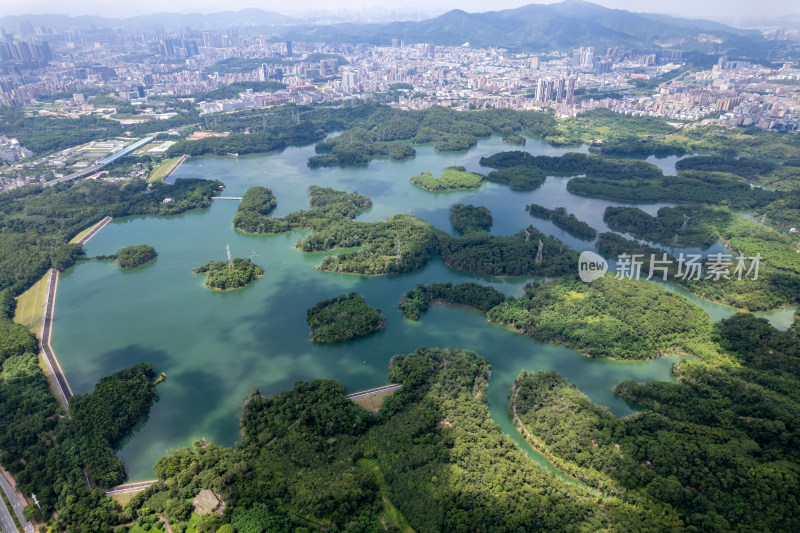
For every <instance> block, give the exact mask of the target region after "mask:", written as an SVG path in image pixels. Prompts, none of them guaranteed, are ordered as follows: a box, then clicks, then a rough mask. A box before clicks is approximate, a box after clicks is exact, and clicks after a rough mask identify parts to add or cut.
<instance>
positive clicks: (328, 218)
mask: <svg viewBox="0 0 800 533" xmlns="http://www.w3.org/2000/svg"><path fill="white" fill-rule="evenodd" d="M251 191H252V192H251ZM248 193H249V194H248ZM308 195H309V204H310V205H311V209H308V210H306V211H295V212H293V213H289V214H288V215H286V216H284V217H280V218H268V217H266V216H265V215H266V214H267V213H269V212H270V211H271V210H272V207H274V205H273V203H274V202H275V200H274V197H273V196H272V191H270V190H269V189H266V188H263V187H251V188H250V189H248V190H247V192H245V196H246V197H247V199H246V201H245V196H242V204H241V205H243V206H244V207H240V208H239V211H237V213H236V217H238V221H239V222H238V223H237V218H234V226H236V227H237V228H238V229H246V230H247V231H250V232H251V233H282V232H284V231H291V230H295V229H305V230H319V229H323V228H325V227H327V226H328V225H330V224H332V223H333V222H342V221H343V220H345V219H347V220H352V219H354V218H355V217H356V215H357V214H358V212H359V211H360V210H362V209H366V208H368V207H370V206H371V205H372V200H371V199H370V198H369V197H367V196H364V195H363V194H358V193H357V192H354V193H350V194H348V193H346V192H343V191H334V190H333V189H331V188H328V187H319V186H317V185H311V186H310V187H309V188H308ZM270 206H272V207H270ZM240 214H241V216H239V215H240ZM240 224H241V225H242V226H244V227H239V225H240ZM251 230H252V231H251Z"/></svg>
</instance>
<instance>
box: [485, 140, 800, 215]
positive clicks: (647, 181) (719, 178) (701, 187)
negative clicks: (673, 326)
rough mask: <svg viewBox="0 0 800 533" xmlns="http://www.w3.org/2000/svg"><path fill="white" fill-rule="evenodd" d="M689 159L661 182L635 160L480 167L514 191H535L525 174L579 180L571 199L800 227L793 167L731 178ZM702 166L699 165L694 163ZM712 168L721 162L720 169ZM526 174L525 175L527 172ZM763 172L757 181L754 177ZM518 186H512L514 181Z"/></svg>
mask: <svg viewBox="0 0 800 533" xmlns="http://www.w3.org/2000/svg"><path fill="white" fill-rule="evenodd" d="M702 159H703V158H701V157H698V158H687V159H684V160H682V161H687V160H688V161H689V163H686V164H684V165H678V166H676V168H677V169H678V174H677V176H664V174H663V172H662V171H661V169H659V168H658V167H656V166H655V165H652V164H650V163H647V162H645V161H638V160H635V159H608V158H604V157H600V156H596V155H589V154H582V153H574V152H570V153H566V154H564V155H562V156H558V157H553V156H544V155H541V156H534V155H531V154H530V153H528V152H522V151H511V152H500V153H497V154H494V155H492V156H489V157H482V158H481V160H480V164H481V165H483V166H487V167H491V168H494V169H498V170H494V171H493V172H490V173H489V175H488V176H487V179H488V180H490V181H498V182H500V183H509V185H510V186H511V187H512V188H535V187H537V186H538V185H537V183H538V181H537V180H536V179H534V180H533V181H531V185H530V186H527V185H526V172H529V173H532V176H538V177H539V178H538V179H540V180H541V182H542V183H543V182H544V176H546V175H549V176H578V177H575V178H573V179H571V180H569V182H568V183H567V190H568V191H569V192H571V193H574V194H581V195H586V196H594V197H598V198H604V199H607V200H614V201H618V202H639V203H641V202H691V203H701V204H707V205H723V206H727V207H730V208H732V209H755V210H758V211H760V212H762V213H764V212H765V213H767V214H768V216H769V217H770V220H772V221H773V223H775V224H777V225H779V226H780V227H782V228H786V229H788V228H789V227H794V226H798V225H800V187H798V186H797V185H796V180H792V177H795V178H796V176H797V172H794V173H793V172H792V171H793V170H800V168H798V167H792V166H776V165H774V164H771V163H763V162H762V161H761V160H754V159H745V162H744V163H743V170H738V171H737V172H732V171H731V167H732V166H734V165H732V164H730V163H724V162H725V161H728V160H727V159H721V158H707V159H710V160H711V163H709V162H708V161H705V160H702ZM698 160H700V161H698ZM714 162H722V163H721V165H720V166H719V168H716V167H715V166H714ZM526 169H528V170H527V171H526ZM755 172H762V173H763V174H762V175H759V177H758V178H755V177H753V173H755ZM513 180H516V181H517V185H516V186H515V185H514V181H513ZM750 180H755V181H762V182H763V183H764V184H765V185H768V186H772V185H774V184H775V183H777V182H780V183H782V186H783V188H784V189H786V191H787V192H784V194H779V193H778V192H775V191H770V190H766V189H764V188H759V187H755V188H754V187H751V185H750Z"/></svg>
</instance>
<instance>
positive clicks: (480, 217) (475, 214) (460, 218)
mask: <svg viewBox="0 0 800 533" xmlns="http://www.w3.org/2000/svg"><path fill="white" fill-rule="evenodd" d="M450 223H451V224H452V225H453V229H455V230H456V231H457V232H459V233H475V232H480V231H489V229H490V228H491V227H492V223H493V220H492V212H491V211H489V209H488V208H486V207H483V206H477V207H476V206H474V205H464V204H455V205H454V206H453V207H451V208H450Z"/></svg>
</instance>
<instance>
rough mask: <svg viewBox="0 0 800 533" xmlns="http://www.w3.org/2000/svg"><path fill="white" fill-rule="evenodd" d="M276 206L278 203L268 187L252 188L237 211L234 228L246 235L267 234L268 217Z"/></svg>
mask: <svg viewBox="0 0 800 533" xmlns="http://www.w3.org/2000/svg"><path fill="white" fill-rule="evenodd" d="M276 205H278V202H277V201H276V200H275V196H274V195H273V194H272V191H271V190H269V189H268V188H266V187H250V188H249V189H247V190H246V191H245V193H244V195H243V196H242V201H241V202H240V203H239V207H238V208H237V209H236V216H234V217H233V227H234V228H236V229H238V230H241V231H244V232H246V233H266V232H267V231H266V229H267V227H268V225H269V222H267V220H266V219H267V215H268V214H270V212H271V211H272V210H273V209H275V206H276Z"/></svg>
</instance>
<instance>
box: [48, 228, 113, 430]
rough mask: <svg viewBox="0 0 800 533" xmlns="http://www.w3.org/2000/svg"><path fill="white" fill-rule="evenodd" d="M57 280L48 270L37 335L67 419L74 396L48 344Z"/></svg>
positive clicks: (94, 230) (94, 231)
mask: <svg viewBox="0 0 800 533" xmlns="http://www.w3.org/2000/svg"><path fill="white" fill-rule="evenodd" d="M112 220H113V217H104V218H103V220H101V221H100V222H98V223H97V224H95V225H94V227H92V229H91V230H89V232H88V233H87V234H86V235H84V236H83V237H81V238H80V239H79V240H78V241H77V244H80V245H81V246H83V245H85V244H86V243H87V242H89V240H90V239H91V238H92V237H94V236H95V235H97V233H98V232H99V231H100V230H101V229H103V228H104V227H105V226H106V225H107V224H108V223H109V222H111V221H112ZM58 278H59V274H58V270H56V269H55V268H51V269H49V270H48V273H47V292H46V293H45V297H44V298H45V299H44V310H43V312H42V328H41V330H40V333H39V353H40V354H41V356H42V359H44V362H45V366H46V367H47V370H48V372H47V374H48V378H49V381H50V382H51V383H52V384H53V385H55V389H56V392H57V393H58V394H57V395H56V399H57V400H58V401H59V403H60V404H61V406H62V407H63V408H64V411H65V412H66V414H67V417H69V400H70V399H71V398H72V396H74V394H73V393H72V388H71V387H70V386H69V381H67V376H66V374H64V370H63V369H62V368H61V364H60V363H59V362H58V357H57V356H56V353H55V351H54V350H53V347H52V345H51V344H50V342H51V338H52V335H53V318H54V316H55V306H56V295H57V293H58Z"/></svg>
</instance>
